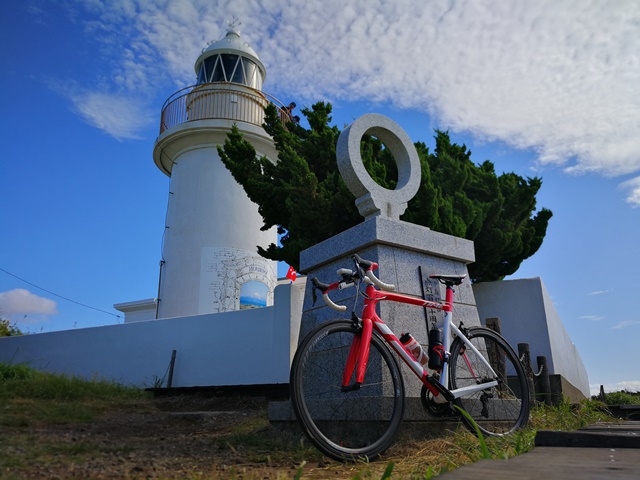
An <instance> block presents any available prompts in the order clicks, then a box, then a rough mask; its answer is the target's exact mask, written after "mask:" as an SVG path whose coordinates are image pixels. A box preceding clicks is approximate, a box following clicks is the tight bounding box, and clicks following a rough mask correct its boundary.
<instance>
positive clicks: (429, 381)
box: [342, 285, 498, 403]
mask: <svg viewBox="0 0 640 480" xmlns="http://www.w3.org/2000/svg"><path fill="white" fill-rule="evenodd" d="M364 297H365V301H364V307H363V311H362V335H360V336H359V337H355V339H354V341H353V343H352V345H351V349H350V350H349V355H348V357H347V362H346V365H345V369H344V374H343V377H342V389H343V390H344V391H349V390H355V389H357V388H359V385H360V384H362V382H363V381H364V376H365V372H366V369H367V362H368V359H369V349H370V342H371V335H372V334H373V330H374V329H375V330H376V332H378V333H379V334H380V335H381V336H382V337H383V338H384V340H385V341H386V342H387V343H388V344H389V345H390V346H391V348H392V349H393V350H394V351H395V352H396V353H397V354H398V356H400V358H401V359H402V360H403V361H404V363H406V364H407V365H408V366H409V368H411V370H412V371H413V373H414V374H415V375H416V376H417V377H418V378H419V379H420V381H421V382H422V383H423V384H424V385H425V387H426V388H428V389H429V391H430V392H431V393H432V394H433V397H434V401H435V402H436V403H446V402H447V401H451V400H453V399H455V398H460V397H463V396H466V395H471V394H473V393H475V392H478V391H481V390H485V389H486V388H488V387H494V386H497V385H498V382H497V381H495V380H493V381H490V382H485V383H480V379H478V383H477V384H476V385H470V386H467V387H463V388H458V389H455V390H449V389H448V384H449V371H448V367H449V361H448V359H449V353H450V348H451V343H452V342H453V336H452V333H453V334H455V335H456V336H457V337H459V338H460V339H461V340H462V342H464V344H465V345H466V346H467V348H469V349H470V350H471V351H473V352H474V353H475V354H476V355H477V356H478V357H479V358H480V359H482V362H483V363H484V364H485V365H486V366H487V367H488V368H489V370H490V372H491V373H492V374H494V375H495V371H494V370H493V368H492V367H491V365H490V364H489V362H488V361H487V360H486V359H485V358H484V356H483V355H482V354H481V353H480V352H479V351H478V350H477V349H476V347H475V346H474V345H473V344H472V343H471V342H470V341H469V340H468V339H467V337H466V336H465V335H464V334H463V332H462V331H460V329H459V328H458V327H456V326H455V325H454V324H453V297H454V290H453V288H452V287H450V286H449V285H447V290H446V297H445V302H444V303H441V302H433V301H430V300H424V299H422V298H418V297H412V296H409V295H404V294H400V293H393V292H387V291H381V290H377V289H376V288H375V287H374V286H373V285H367V288H366V290H365V295H364ZM381 301H391V302H398V303H405V304H410V305H416V306H421V307H427V308H433V309H436V310H441V311H443V312H444V325H443V345H444V348H445V352H446V355H445V359H444V363H443V366H442V370H441V375H440V378H439V380H436V379H435V378H434V377H433V376H430V375H429V372H428V371H427V369H425V368H424V367H423V366H422V364H421V363H420V362H418V361H417V360H416V359H415V358H414V357H413V355H411V353H409V351H408V350H407V349H406V348H405V347H404V345H402V343H401V342H400V340H399V339H398V337H397V336H396V335H395V333H393V331H392V330H391V329H390V328H389V327H388V326H387V325H386V324H385V323H384V322H383V321H382V319H381V318H380V317H379V316H378V314H377V313H376V305H377V304H378V302H381ZM464 356H465V359H466V353H465V354H464ZM467 364H469V362H468V361H467ZM354 373H355V384H353V385H350V381H351V378H352V377H353V375H354Z"/></svg>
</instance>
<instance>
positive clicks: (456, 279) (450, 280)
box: [429, 274, 467, 286]
mask: <svg viewBox="0 0 640 480" xmlns="http://www.w3.org/2000/svg"><path fill="white" fill-rule="evenodd" d="M429 278H435V279H436V280H438V281H439V282H440V283H444V284H445V285H452V286H453V285H460V284H461V283H462V281H463V280H464V279H465V278H467V275H466V274H465V275H429Z"/></svg>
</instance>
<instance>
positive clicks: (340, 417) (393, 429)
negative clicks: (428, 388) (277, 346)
mask: <svg viewBox="0 0 640 480" xmlns="http://www.w3.org/2000/svg"><path fill="white" fill-rule="evenodd" d="M360 335H361V329H359V328H356V327H354V326H353V324H352V322H350V321H348V320H336V321H333V322H328V323H325V324H323V325H320V326H319V327H317V328H316V329H315V330H313V331H312V332H311V333H309V335H307V336H306V337H305V339H304V340H303V342H302V343H301V344H300V347H299V348H298V350H297V352H296V355H295V357H294V359H293V364H292V366H291V379H290V380H291V383H290V388H291V403H292V405H293V409H294V411H295V414H296V417H297V418H298V421H299V422H300V424H301V426H302V428H303V430H304V431H305V433H306V434H307V436H308V437H309V439H310V440H311V442H313V444H314V445H315V446H316V447H317V448H318V449H319V450H320V451H322V452H323V453H325V454H326V455H328V456H330V457H332V458H334V459H336V460H340V461H345V460H349V461H350V460H360V459H365V460H366V459H371V458H374V457H376V456H378V455H380V454H381V453H382V452H384V451H385V450H386V449H387V448H389V446H390V445H391V443H392V442H393V439H394V437H395V434H396V433H397V431H398V428H399V426H400V422H401V421H402V416H403V414H404V384H403V382H402V375H401V374H400V369H399V368H398V363H397V362H396V360H395V358H394V357H393V355H392V353H391V351H390V350H389V347H387V345H386V344H385V343H384V341H383V340H382V339H381V338H380V336H379V335H378V334H377V333H376V332H373V335H372V336H371V350H370V352H369V361H368V363H367V369H366V375H365V379H364V382H363V383H362V385H361V386H360V388H359V389H357V390H353V391H347V392H344V391H342V389H341V385H342V377H343V373H344V368H345V364H346V361H347V356H348V355H349V350H350V349H351V345H352V344H353V341H354V339H355V338H357V337H359V336H360ZM351 381H352V382H353V379H351Z"/></svg>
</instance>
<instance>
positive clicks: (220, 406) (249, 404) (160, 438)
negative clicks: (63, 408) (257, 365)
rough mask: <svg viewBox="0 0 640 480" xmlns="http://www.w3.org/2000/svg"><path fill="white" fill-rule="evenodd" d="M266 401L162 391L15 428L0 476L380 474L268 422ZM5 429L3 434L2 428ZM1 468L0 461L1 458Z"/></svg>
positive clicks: (378, 468) (375, 467) (375, 466)
mask: <svg viewBox="0 0 640 480" xmlns="http://www.w3.org/2000/svg"><path fill="white" fill-rule="evenodd" d="M266 409H267V400H266V398H263V397H260V398H251V397H237V396H201V395H197V396H193V395H189V396H168V397H160V398H154V399H152V400H150V401H149V403H148V404H146V405H144V406H143V408H137V409H134V410H133V411H129V410H126V411H110V412H108V413H106V414H104V415H102V416H101V417H100V418H98V419H96V420H95V421H93V422H91V423H86V424H80V425H45V426H39V427H37V428H34V427H28V428H26V429H25V428H20V429H15V430H14V432H9V434H14V435H19V436H20V438H21V439H22V442H23V443H22V445H23V447H21V446H20V445H21V443H20V442H18V443H17V446H15V445H16V444H14V443H13V442H11V443H12V445H11V446H10V447H9V451H5V454H7V455H8V456H11V455H14V457H15V458H16V459H21V460H20V461H16V464H15V465H14V466H11V465H10V466H9V467H6V466H5V467H4V471H0V478H48V479H51V478H52V479H67V478H78V479H85V478H105V479H107V478H108V479H111V478H114V479H115V478H136V479H137V478H237V479H278V478H295V477H296V475H297V474H298V473H299V469H300V468H301V465H302V470H301V478H303V479H306V478H353V477H354V476H356V475H361V476H363V477H365V478H367V477H370V478H380V477H381V473H382V472H383V471H384V468H385V466H386V465H387V462H384V461H380V462H376V463H372V464H369V465H349V464H347V465H343V464H340V463H338V462H334V461H331V460H329V459H327V458H324V457H322V455H321V454H320V453H318V452H317V451H316V450H315V449H314V448H313V447H311V446H309V444H308V442H305V441H304V440H303V436H302V434H301V433H300V432H297V431H295V430H292V429H289V430H284V431H283V430H282V429H278V428H275V427H273V426H272V425H270V424H269V422H268V420H267V416H266ZM5 433H6V432H5ZM5 465H6V462H5Z"/></svg>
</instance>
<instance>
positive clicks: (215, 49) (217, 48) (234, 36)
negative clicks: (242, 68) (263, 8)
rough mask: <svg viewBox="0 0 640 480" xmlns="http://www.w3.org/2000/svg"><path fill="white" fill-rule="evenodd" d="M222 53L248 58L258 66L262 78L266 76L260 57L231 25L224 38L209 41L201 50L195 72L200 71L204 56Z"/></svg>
mask: <svg viewBox="0 0 640 480" xmlns="http://www.w3.org/2000/svg"><path fill="white" fill-rule="evenodd" d="M224 53H227V54H233V55H239V56H242V57H244V58H248V59H249V60H251V61H253V63H255V64H256V65H257V66H258V68H259V69H260V73H261V74H262V78H263V79H264V78H265V77H266V70H265V68H264V65H263V64H262V62H261V61H260V57H258V54H257V53H256V52H255V50H254V49H253V48H251V45H249V44H248V43H247V42H245V41H244V40H243V39H242V37H241V36H240V33H239V32H238V31H237V30H236V29H235V28H233V27H231V28H229V30H227V34H226V35H225V37H224V38H222V39H221V40H217V41H214V42H211V43H210V44H209V45H208V46H207V47H205V48H204V49H203V50H202V53H201V54H200V56H199V57H198V59H197V60H196V64H195V71H196V74H198V73H199V72H200V69H201V66H202V62H204V60H205V59H206V58H209V57H212V56H214V55H219V54H224Z"/></svg>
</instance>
